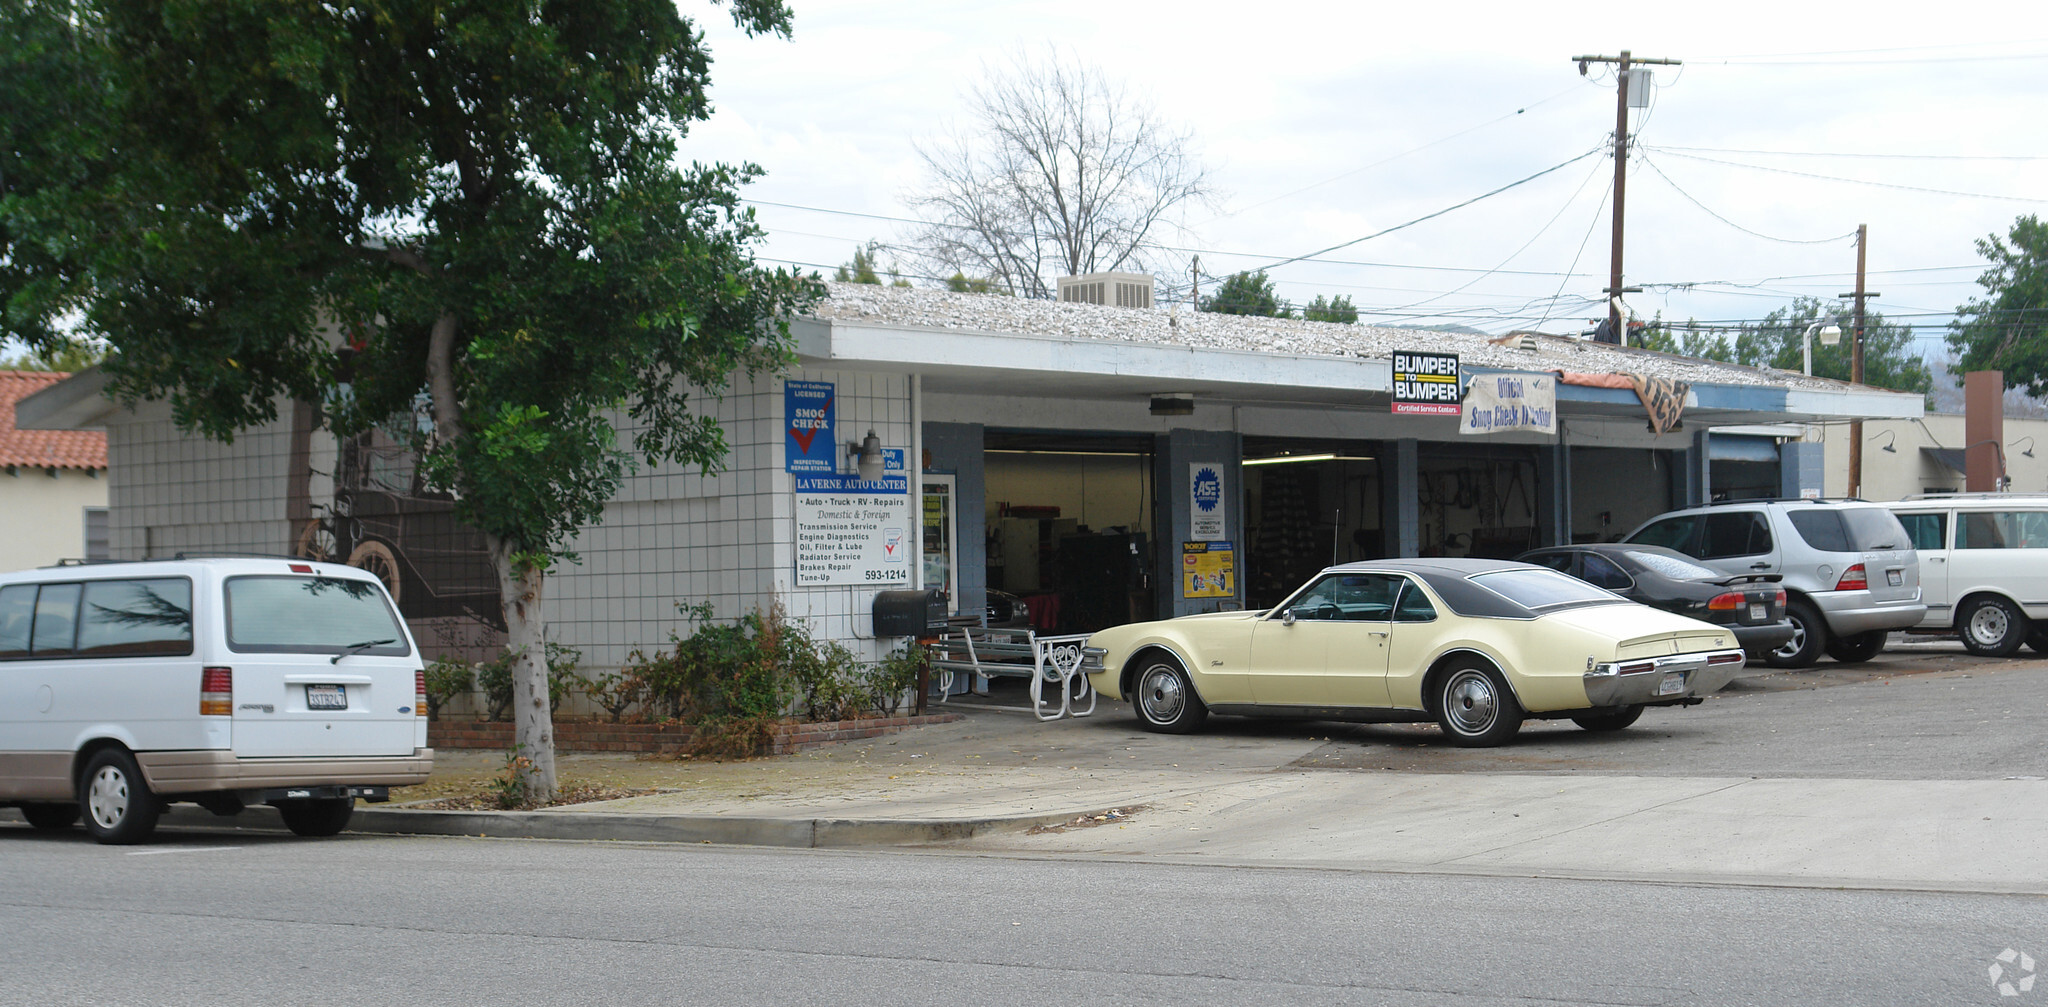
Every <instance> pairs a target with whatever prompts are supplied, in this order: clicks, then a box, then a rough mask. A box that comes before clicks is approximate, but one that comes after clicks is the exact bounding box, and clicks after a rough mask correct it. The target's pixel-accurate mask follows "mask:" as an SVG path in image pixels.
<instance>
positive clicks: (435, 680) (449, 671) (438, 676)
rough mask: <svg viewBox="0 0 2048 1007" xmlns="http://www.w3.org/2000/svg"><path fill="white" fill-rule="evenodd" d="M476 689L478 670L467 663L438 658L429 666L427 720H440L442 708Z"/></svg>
mask: <svg viewBox="0 0 2048 1007" xmlns="http://www.w3.org/2000/svg"><path fill="white" fill-rule="evenodd" d="M475 687H476V669H475V668H472V667H470V666H469V663H468V662H466V661H458V660H456V659H455V658H452V657H445V656H444V657H437V658H435V659H434V663H432V664H429V665H427V719H428V720H440V719H441V707H443V706H445V705H447V703H448V701H449V700H451V699H453V698H455V697H456V696H460V695H462V694H463V693H466V692H468V691H469V690H471V689H473V688H475Z"/></svg>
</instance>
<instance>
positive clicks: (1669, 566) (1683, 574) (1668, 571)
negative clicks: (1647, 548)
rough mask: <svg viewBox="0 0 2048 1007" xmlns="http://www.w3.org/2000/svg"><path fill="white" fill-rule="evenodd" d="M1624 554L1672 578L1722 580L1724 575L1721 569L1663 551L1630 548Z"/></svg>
mask: <svg viewBox="0 0 2048 1007" xmlns="http://www.w3.org/2000/svg"><path fill="white" fill-rule="evenodd" d="M1622 555H1624V556H1627V557H1628V558H1629V559H1632V560H1635V561H1636V562H1637V563H1640V564H1642V565H1643V566H1646V567H1648V568H1650V569H1651V570H1655V571H1656V572H1658V573H1660V574H1663V575H1664V576H1666V577H1669V578H1671V579H1672V580H1720V579H1721V578H1722V576H1723V574H1722V573H1721V571H1719V570H1715V569H1713V568H1711V567H1704V566H1701V565H1699V564H1698V563H1695V562H1693V561H1692V560H1689V559H1680V558H1679V557H1677V556H1666V555H1664V554H1663V553H1661V552H1637V551H1636V550H1634V549H1630V550H1629V551H1627V552H1625V553H1623V554H1622Z"/></svg>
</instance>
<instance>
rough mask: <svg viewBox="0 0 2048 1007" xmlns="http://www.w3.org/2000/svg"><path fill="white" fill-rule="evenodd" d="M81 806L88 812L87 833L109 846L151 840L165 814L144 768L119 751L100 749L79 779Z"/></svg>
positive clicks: (79, 800) (86, 818)
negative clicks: (150, 786)
mask: <svg viewBox="0 0 2048 1007" xmlns="http://www.w3.org/2000/svg"><path fill="white" fill-rule="evenodd" d="M78 806H79V807H80V808H83V809H84V810H85V831H87V832H89V833H91V834H92V837H93V838H94V839H97V840H99V841H100V842H102V843H106V844H108V845H110V846H127V845H130V844H133V843H139V842H142V841H143V840H146V839H148V838H149V837H150V834H151V833H153V832H155V831H156V818H157V815H159V814H161V813H162V812H163V806H162V805H161V804H159V803H157V799H156V795H155V794H153V793H150V790H149V784H148V782H146V781H145V780H143V778H142V767H140V766H137V765H136V764H135V757H134V756H132V755H129V754H128V753H127V752H126V751H123V750H122V749H119V748H103V749H100V750H99V751H98V752H96V753H94V754H93V757H92V758H91V759H90V760H88V761H87V762H86V764H85V772H84V773H83V774H81V775H80V776H79V777H78Z"/></svg>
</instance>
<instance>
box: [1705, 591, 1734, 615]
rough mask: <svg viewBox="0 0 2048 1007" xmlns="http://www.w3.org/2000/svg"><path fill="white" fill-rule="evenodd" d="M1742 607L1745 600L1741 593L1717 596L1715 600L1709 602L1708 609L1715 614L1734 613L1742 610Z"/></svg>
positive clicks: (1732, 592) (1731, 592)
mask: <svg viewBox="0 0 2048 1007" xmlns="http://www.w3.org/2000/svg"><path fill="white" fill-rule="evenodd" d="M1742 605H1743V598H1742V592H1740V591H1730V592H1728V593H1727V594H1717V595H1715V596H1714V600H1712V601H1710V602H1707V608H1708V609H1709V610H1710V611H1714V612H1733V611H1736V610H1737V609H1740V608H1741V607H1742Z"/></svg>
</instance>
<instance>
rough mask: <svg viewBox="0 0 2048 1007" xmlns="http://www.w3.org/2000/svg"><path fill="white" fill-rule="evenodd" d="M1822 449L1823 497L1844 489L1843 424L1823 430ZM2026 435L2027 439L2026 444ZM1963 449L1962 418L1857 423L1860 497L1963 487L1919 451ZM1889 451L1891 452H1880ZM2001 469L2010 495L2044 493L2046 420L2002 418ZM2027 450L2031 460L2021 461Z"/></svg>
mask: <svg viewBox="0 0 2048 1007" xmlns="http://www.w3.org/2000/svg"><path fill="white" fill-rule="evenodd" d="M1823 429H1824V430H1825V433H1824V434H1823V436H1822V442H1823V443H1824V444H1826V446H1827V448H1826V450H1827V459H1826V467H1827V495H1828V496H1831V497H1838V496H1842V495H1843V494H1845V493H1847V492H1848V488H1849V425H1848V424H1847V423H1839V424H1829V425H1828V426H1827V427H1825V428H1823ZM2029 437H2031V438H2033V440H2031V441H2030V440H2028V438H2029ZM1967 446H1968V441H1967V440H1966V439H1965V437H1964V434H1963V417H1962V416H1961V415H1960V414H1956V413H1929V414H1927V416H1926V417H1925V418H1923V419H1920V420H1870V421H1868V422H1865V423H1864V424H1863V494H1862V495H1863V498H1864V499H1866V500H1901V499H1904V498H1906V497H1907V496H1910V495H1912V494H1915V493H1929V492H1937V491H1940V490H1958V491H1960V490H1961V489H1962V488H1963V476H1962V473H1960V472H1955V471H1952V470H1950V469H1949V468H1948V467H1946V466H1944V465H1942V464H1941V463H1940V462H1938V461H1936V460H1935V459H1934V457H1932V456H1930V455H1929V454H1928V453H1927V452H1925V451H1922V450H1921V448H1945V449H1949V450H1954V451H1960V450H1962V449H1963V448H1965V447H1967ZM1886 447H1890V448H1891V449H1892V450H1890V451H1886V450H1885V448H1886ZM2004 447H2005V465H2006V473H2007V474H2008V475H2010V476H2011V477H2012V485H2011V487H2009V489H2010V491H2011V492H2014V493H2048V420H2038V419H2022V418H2020V417H2016V416H2008V417H2006V418H2005V445H2004ZM2028 451H2032V452H2033V453H2034V456H2033V457H2031V458H2029V457H2027V454H2026V452H2028Z"/></svg>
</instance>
